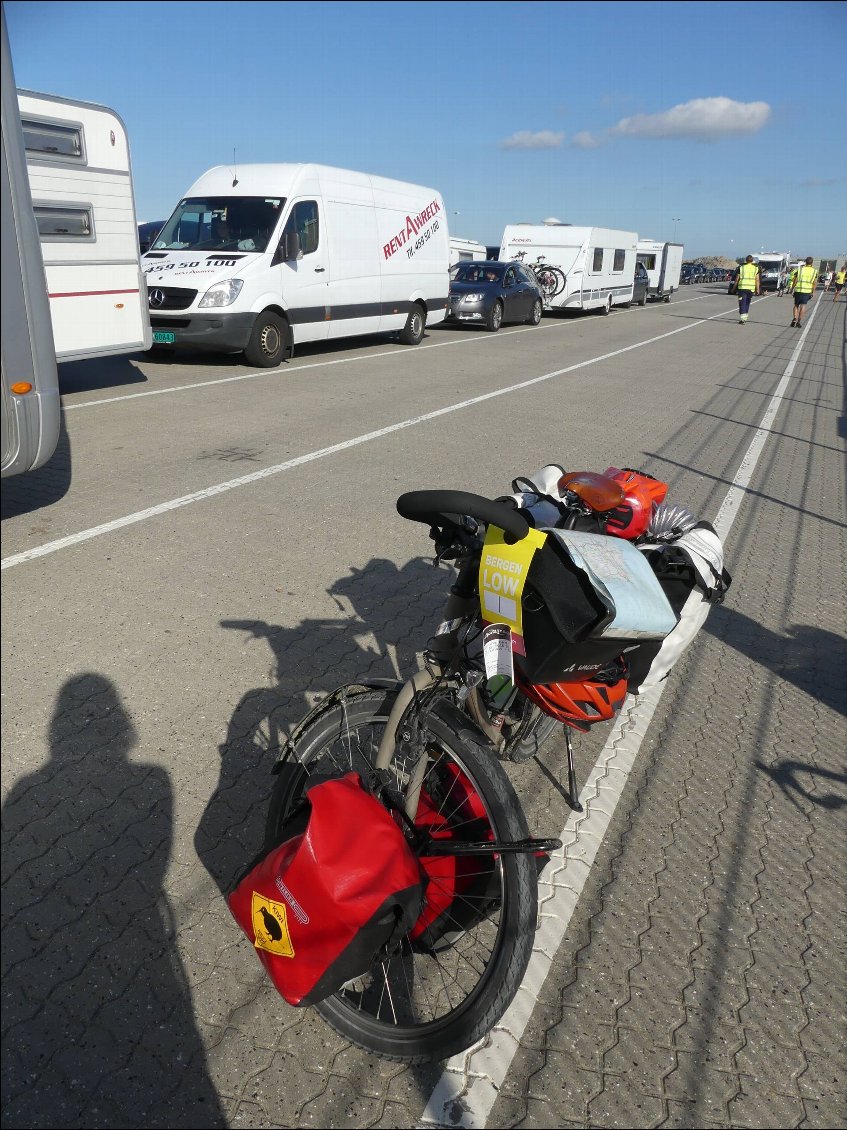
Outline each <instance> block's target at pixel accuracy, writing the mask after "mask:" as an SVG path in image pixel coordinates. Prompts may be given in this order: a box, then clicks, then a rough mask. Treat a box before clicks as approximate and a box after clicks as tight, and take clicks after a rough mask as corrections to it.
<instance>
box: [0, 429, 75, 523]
mask: <svg viewBox="0 0 847 1130" xmlns="http://www.w3.org/2000/svg"><path fill="white" fill-rule="evenodd" d="M71 477H72V460H71V441H70V438H69V437H68V431H67V428H66V427H65V414H64V412H60V413H59V439H58V442H57V444H56V450H55V451H54V453H53V455H52V456H51V457H50V459H48V461H47V462H46V463H45V464H44V466H43V467H39V468H38V469H37V470H35V471H26V472H25V473H24V474H21V475H11V476H10V477H9V478H7V479H4V480H3V490H2V492H0V516H2V518H3V519H4V520H5V519H6V518H16V517H17V516H18V515H19V514H32V513H33V512H34V511H36V510H42V509H43V508H44V507H45V506H52V505H53V504H54V503H56V502H59V500H60V499H62V498H64V497H65V495H66V494H67V493H68V490H69V489H70V485H71ZM49 533H50V531H49V528H47V527H44V528H43V529H38V530H37V531H35V534H36V535H37V537H38V540H44V536H45V535H46V536H48V537H49Z"/></svg>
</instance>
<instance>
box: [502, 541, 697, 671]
mask: <svg viewBox="0 0 847 1130" xmlns="http://www.w3.org/2000/svg"><path fill="white" fill-rule="evenodd" d="M546 533H547V535H548V536H547V540H546V541H545V543H544V545H543V546H542V547H541V549H540V550H539V551H538V552H537V553H536V554H535V555H534V557H533V559H532V562H531V564H530V567H529V572H528V574H527V580H526V585H525V586H524V591H523V600H522V606H521V608H522V612H521V614H522V621H523V636H524V647H525V651H526V654H525V655H520V654H519V653H516V654H515V666H516V667H517V668H518V670H519V671H520V674H521V676H522V677H523V678H524V679H525V680H526V681H527V682H529V683H541V684H544V683H555V682H564V681H567V679H568V677H569V676H570V677H571V678H573V677H578V676H579V675H580V674H581V675H582V676H583V677H584V676H585V675H589V674H590V673H591V671H592V670H599V669H601V668H603V667H605V666H607V665H608V664H609V663H611V662H612V661H613V660H615V659H616V658H617V657H618V656H619V655H621V654H622V653H627V654H628V653H629V651H630V649H631V648H636V647H638V646H639V645H640V644H642V643H643V642H645V641H650V642H655V643H657V644H658V643H660V642H661V640H663V639H664V637H665V636H666V635H667V634H668V633H669V632H671V631H672V630H673V629H674V627H675V626H676V622H677V618H676V615H675V614H674V612H673V610H672V608H671V607H670V605H669V603H668V601H667V599H666V597H665V595H664V593H663V591H662V588H661V586H660V585H659V583H658V582H657V579H656V577H655V575H654V574H653V572H652V570H651V569H650V567H649V564H648V563H647V562H646V561H645V559H644V557H643V556H642V555H641V553H639V551H638V550H637V549H636V548H635V547H634V546H633V545H631V544H630V543H629V542H626V541H624V540H622V539H620V538H611V537H608V536H606V535H604V534H594V533H584V532H581V531H575V530H560V529H548V530H547V531H546Z"/></svg>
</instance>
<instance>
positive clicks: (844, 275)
mask: <svg viewBox="0 0 847 1130" xmlns="http://www.w3.org/2000/svg"><path fill="white" fill-rule="evenodd" d="M845 282H847V263H842V264H841V270H840V271H836V272H835V294H834V295H833V296H832V301H833V302H837V301H838V296H839V294H840V293H841V291H842V289H843V287H844V283H845Z"/></svg>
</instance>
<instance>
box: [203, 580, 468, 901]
mask: <svg viewBox="0 0 847 1130" xmlns="http://www.w3.org/2000/svg"><path fill="white" fill-rule="evenodd" d="M449 585H450V575H449V574H448V573H447V571H446V570H444V569H436V568H434V567H433V565H432V563H431V561H428V560H425V559H423V558H414V559H412V560H411V561H410V562H408V564H406V565H405V566H403V567H402V568H398V567H397V566H396V565H395V564H394V562H393V561H389V560H386V559H382V558H374V559H373V560H371V561H370V562H369V563H368V564H367V566H366V567H365V568H364V569H361V570H358V569H355V568H353V569H352V570H351V573H350V574H349V575H348V576H346V577H342V578H340V579H339V580H338V581H336V582H335V583H334V584H333V585H332V587H331V588H330V589H329V590H328V591H329V594H330V595H331V596H332V597H333V598H334V599H335V601H336V603H337V604H338V606H339V610H340V611H341V612H346V613H347V614H346V616H343V617H341V618H338V619H306V620H303V621H301V623H300V624H298V625H297V626H296V627H294V628H286V627H281V626H279V625H274V624H270V623H268V622H267V621H264V620H254V619H250V618H246V619H244V620H225V621H223V622H222V624H221V627H223V628H225V629H226V630H229V631H233V630H234V631H239V632H245V633H247V636H248V639H249V640H251V641H262V643H267V644H268V645H269V647H270V649H271V653H272V656H273V669H272V684H271V685H268V686H263V687H257V688H256V689H254V690H250V691H247V692H246V693H245V694H244V696H243V697H242V699H241V701H240V702H239V704H238V706H237V707H236V709H235V712H234V713H233V715H232V718H231V719H230V722H229V726H228V729H227V735H226V739H225V741H224V743H223V744H222V745H221V746H220V758H221V760H220V771H219V780H218V786H217V788H216V790H215V792H214V794H213V795H212V797H211V799H210V801H209V803H208V805H207V807H206V810H205V811H204V813H203V816H202V818H201V820H200V823H199V825H198V828H197V832H196V834H195V838H194V846H195V849H196V851H197V855H198V857H199V858H200V860H201V862H202V863H203V865H204V866H205V868H206V870H207V871H208V872H209V874H210V876H211V877H212V879H213V880H214V881H215V883H216V884H217V885H218V888H219V889H220V890H221V892H222V893H224V894H228V893H229V892H230V891H231V890H232V889H233V887H234V886H235V884H236V882H237V880H238V878H239V877H240V876H241V874H242V873H243V872H244V871H245V870H246V868H247V865H248V864H249V862H250V861H251V860H252V859H254V858H255V856H256V853H257V852H258V851H259V850H260V848H261V847H262V844H263V842H264V827H265V817H266V814H267V808H268V802H269V799H270V793H271V789H272V787H273V782H274V780H275V778H274V776H273V775H272V772H271V771H272V769H273V766H274V765H275V764H276V761H277V760H278V757H279V754H280V750H281V748H282V747H283V746H284V744H285V741H286V739H287V737H288V736H289V735H290V733H291V732H292V730H293V728H294V727H295V726H296V724H297V723H298V722H299V721H300V720H301V718H302V717H303V716H304V715H305V714H306V713H307V711H308V710H309V709H311V707H312V706H313V705H314V703H315V701H316V700H317V699H319V698H321V697H323V696H325V695H326V694H329V693H330V692H332V691H333V690H335V689H336V688H337V687H339V686H343V685H344V684H346V683H350V682H355V681H356V680H357V679H362V678H366V677H372V678H373V677H379V678H398V677H400V678H404V679H405V678H407V677H408V676H409V675H410V674H411V673H412V672H413V671H414V670H417V667H418V662H417V657H418V653H419V652H420V651H421V650H423V648H424V647H425V646H426V641H427V639H428V638H429V636H430V635H431V634H432V632H433V631H434V627H435V624H436V623H437V616H438V614H439V611H440V609H441V608H442V606H443V604H444V601H445V599H446V596H447V591H448V588H449Z"/></svg>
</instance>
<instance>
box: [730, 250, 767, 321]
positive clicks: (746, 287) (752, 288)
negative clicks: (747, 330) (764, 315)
mask: <svg viewBox="0 0 847 1130" xmlns="http://www.w3.org/2000/svg"><path fill="white" fill-rule="evenodd" d="M735 289H736V291H737V293H738V324H739V326H743V325H744V324H745V323H746V321H747V315H748V314H749V313H750V299H751V298H752V297H753V295H754V294H759V293H761V291H760V286H759V264H758V263H754V262H753V256H752V255H748V256H747V258H746V259H745V260H744V262H743V263H742V264H741V266H740V267H739V268H738V274H737V275H736V283H735Z"/></svg>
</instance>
